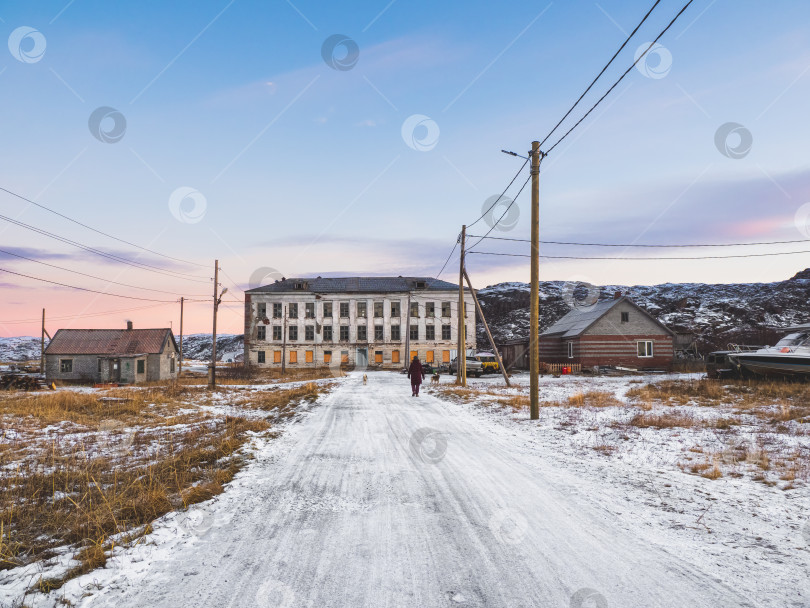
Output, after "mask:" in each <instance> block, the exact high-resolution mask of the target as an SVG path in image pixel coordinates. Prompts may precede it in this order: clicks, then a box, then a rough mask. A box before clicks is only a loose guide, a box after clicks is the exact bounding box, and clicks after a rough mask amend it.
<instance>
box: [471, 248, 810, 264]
mask: <svg viewBox="0 0 810 608" xmlns="http://www.w3.org/2000/svg"><path fill="white" fill-rule="evenodd" d="M467 253H468V254H471V253H476V254H478V255H502V256H509V257H517V258H528V257H531V256H530V255H529V254H527V253H495V252H492V251H468V252H467ZM800 253H810V251H779V252H772V253H745V254H739V255H701V256H678V257H674V256H673V257H660V256H649V257H621V256H604V257H590V256H578V255H541V256H540V257H541V258H545V259H549V260H634V261H639V262H643V261H647V260H659V261H660V260H725V259H730V258H762V257H772V256H779V255H797V254H800Z"/></svg>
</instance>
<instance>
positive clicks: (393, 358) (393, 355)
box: [391, 350, 399, 363]
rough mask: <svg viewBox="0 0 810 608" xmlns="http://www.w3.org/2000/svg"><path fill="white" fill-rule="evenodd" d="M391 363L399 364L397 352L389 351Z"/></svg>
mask: <svg viewBox="0 0 810 608" xmlns="http://www.w3.org/2000/svg"><path fill="white" fill-rule="evenodd" d="M391 363H399V351H398V350H392V351H391Z"/></svg>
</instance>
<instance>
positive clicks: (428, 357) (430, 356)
mask: <svg viewBox="0 0 810 608" xmlns="http://www.w3.org/2000/svg"><path fill="white" fill-rule="evenodd" d="M425 361H427V362H428V363H433V351H432V350H429V351H427V354H426V356H425Z"/></svg>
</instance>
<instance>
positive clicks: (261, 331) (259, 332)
mask: <svg viewBox="0 0 810 608" xmlns="http://www.w3.org/2000/svg"><path fill="white" fill-rule="evenodd" d="M266 338H267V328H266V327H265V326H264V325H259V326H258V327H257V328H256V339H257V340H265V339H266Z"/></svg>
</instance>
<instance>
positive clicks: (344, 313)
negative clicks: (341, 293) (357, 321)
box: [340, 302, 349, 319]
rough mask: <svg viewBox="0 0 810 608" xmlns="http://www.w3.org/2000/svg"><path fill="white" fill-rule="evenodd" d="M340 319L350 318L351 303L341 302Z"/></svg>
mask: <svg viewBox="0 0 810 608" xmlns="http://www.w3.org/2000/svg"><path fill="white" fill-rule="evenodd" d="M340 318H341V319H348V318H349V303H348V302H341V303H340Z"/></svg>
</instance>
